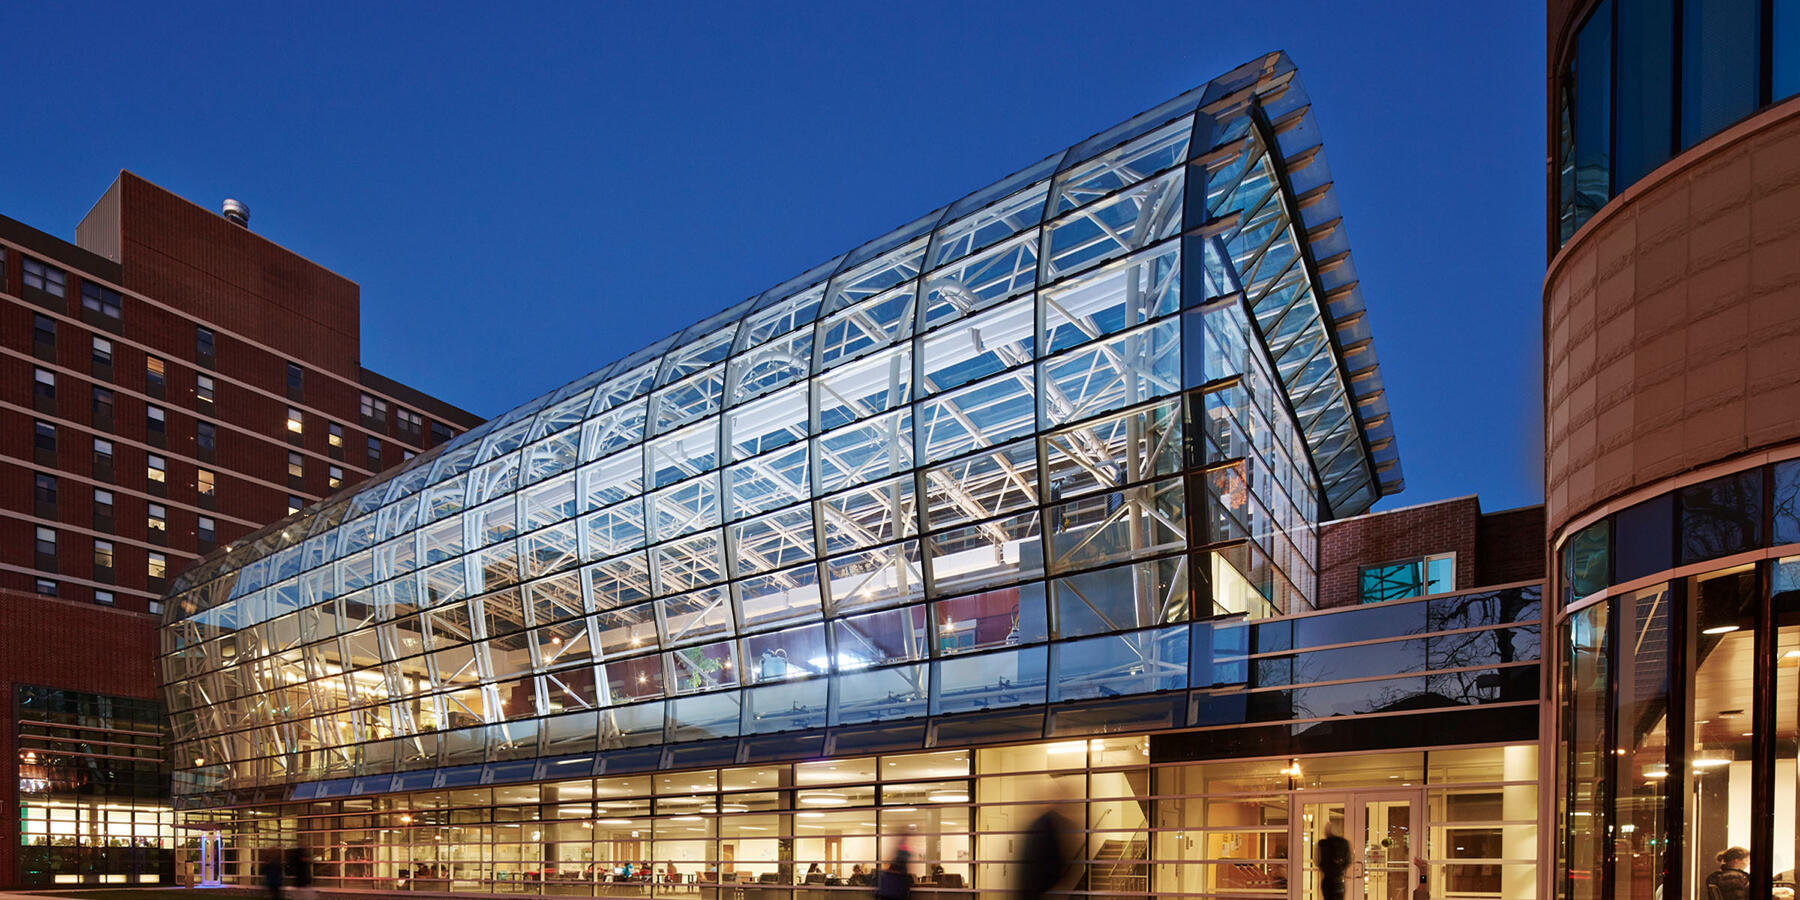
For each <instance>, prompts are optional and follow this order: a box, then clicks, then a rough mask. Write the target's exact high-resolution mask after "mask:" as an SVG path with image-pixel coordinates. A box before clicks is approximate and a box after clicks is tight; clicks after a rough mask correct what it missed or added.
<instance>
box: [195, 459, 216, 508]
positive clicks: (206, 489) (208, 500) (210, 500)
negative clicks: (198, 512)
mask: <svg viewBox="0 0 1800 900" xmlns="http://www.w3.org/2000/svg"><path fill="white" fill-rule="evenodd" d="M194 490H195V491H196V492H197V493H199V495H200V505H202V506H205V507H207V508H208V509H211V508H212V507H213V506H215V505H216V504H217V503H218V497H219V476H218V475H216V474H214V473H213V470H211V469H196V470H194Z"/></svg>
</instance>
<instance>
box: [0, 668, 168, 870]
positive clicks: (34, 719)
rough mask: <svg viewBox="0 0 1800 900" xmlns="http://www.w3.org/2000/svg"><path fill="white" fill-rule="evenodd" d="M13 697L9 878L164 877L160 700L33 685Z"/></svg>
mask: <svg viewBox="0 0 1800 900" xmlns="http://www.w3.org/2000/svg"><path fill="white" fill-rule="evenodd" d="M13 694H14V697H13V699H14V704H15V706H14V710H15V718H14V731H13V736H14V741H15V745H16V746H17V748H18V784H19V808H18V824H19V836H18V840H19V847H18V856H17V872H15V873H10V874H12V875H13V877H14V878H15V879H16V880H17V883H19V884H22V885H27V886H50V885H78V884H157V883H162V882H166V881H169V880H170V878H171V876H172V875H173V864H174V849H175V845H176V836H175V835H176V830H175V811H174V809H173V807H172V806H171V805H170V802H169V769H168V763H167V761H166V757H165V751H164V749H163V747H164V743H165V741H166V740H167V735H168V732H167V728H166V726H165V725H164V724H163V710H162V705H161V704H160V703H157V702H155V701H153V700H139V699H132V698H126V697H110V696H105V695H100V694H89V693H83V692H80V691H65V690H57V689H54V688H46V687H39V686H35V685H17V686H15V688H14V690H13Z"/></svg>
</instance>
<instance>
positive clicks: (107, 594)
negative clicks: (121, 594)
mask: <svg viewBox="0 0 1800 900" xmlns="http://www.w3.org/2000/svg"><path fill="white" fill-rule="evenodd" d="M94 602H95V603H98V604H100V605H101V606H112V605H113V592H112V591H95V592H94Z"/></svg>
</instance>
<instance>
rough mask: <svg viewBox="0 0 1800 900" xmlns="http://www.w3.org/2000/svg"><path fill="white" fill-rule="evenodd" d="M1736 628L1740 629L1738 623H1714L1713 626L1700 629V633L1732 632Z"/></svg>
mask: <svg viewBox="0 0 1800 900" xmlns="http://www.w3.org/2000/svg"><path fill="white" fill-rule="evenodd" d="M1736 630H1738V627H1737V626H1736V625H1714V626H1713V627H1711V628H1702V629H1700V633H1701V634H1730V633H1732V632H1734V631H1736Z"/></svg>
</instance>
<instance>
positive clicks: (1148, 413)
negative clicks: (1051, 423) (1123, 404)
mask: <svg viewBox="0 0 1800 900" xmlns="http://www.w3.org/2000/svg"><path fill="white" fill-rule="evenodd" d="M1043 442H1044V445H1043V456H1044V468H1045V469H1046V470H1047V473H1048V475H1049V479H1050V501H1051V502H1052V503H1055V502H1057V501H1060V500H1063V499H1068V498H1074V497H1078V496H1080V495H1082V494H1087V493H1092V492H1094V491H1103V490H1114V489H1117V488H1119V487H1122V486H1123V485H1125V484H1128V483H1131V482H1136V481H1142V480H1144V479H1147V478H1154V477H1157V476H1159V475H1168V474H1171V473H1173V472H1176V471H1178V470H1179V469H1180V468H1181V452H1182V444H1181V410H1180V405H1179V402H1178V401H1174V400H1171V401H1166V402H1162V403H1157V404H1154V405H1152V406H1148V407H1140V408H1138V409H1136V410H1133V411H1131V412H1127V413H1120V414H1117V415H1111V416H1106V417H1104V418H1100V419H1094V420H1092V421H1090V422H1088V423H1087V424H1085V425H1077V426H1074V427H1071V428H1065V429H1063V430H1061V431H1057V432H1052V433H1051V434H1049V435H1046V436H1045V437H1044V438H1043Z"/></svg>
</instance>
